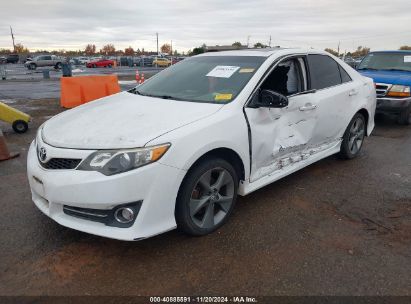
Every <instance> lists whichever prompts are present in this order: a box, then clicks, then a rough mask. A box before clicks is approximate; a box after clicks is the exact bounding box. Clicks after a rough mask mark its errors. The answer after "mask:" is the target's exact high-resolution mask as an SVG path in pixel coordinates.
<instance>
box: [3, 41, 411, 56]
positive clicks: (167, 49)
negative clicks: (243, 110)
mask: <svg viewBox="0 0 411 304" xmlns="http://www.w3.org/2000/svg"><path fill="white" fill-rule="evenodd" d="M232 46H233V47H242V46H244V45H243V44H241V42H238V41H236V42H234V43H233V44H232ZM253 46H254V48H266V47H268V45H266V44H264V43H262V42H257V43H255V44H254V45H253ZM206 50H207V46H206V44H202V45H201V46H198V47H195V48H193V49H192V50H189V51H188V52H187V54H185V53H184V52H182V53H180V52H178V51H177V50H173V49H172V47H171V45H170V44H168V43H165V44H163V45H162V46H161V47H160V51H161V53H163V54H168V55H173V56H181V55H189V56H193V55H198V54H201V53H204V52H206ZM370 50H371V49H370V48H368V47H365V46H358V47H357V49H356V50H355V51H353V52H347V53H344V54H342V53H339V52H338V51H337V50H334V49H332V48H326V49H325V51H326V52H328V53H330V54H332V55H334V56H337V57H338V56H341V55H346V56H350V57H353V58H360V57H364V56H365V55H367V54H368V53H369V52H370ZM399 50H411V46H408V45H403V46H401V47H400V48H399ZM11 53H17V54H29V53H30V51H29V49H28V48H26V47H25V46H24V45H22V44H21V43H18V44H16V46H15V49H14V51H13V50H10V49H0V54H1V55H7V54H11ZM36 53H47V54H55V55H62V54H64V55H66V56H81V55H87V56H93V55H106V56H134V55H137V56H141V55H156V54H157V52H153V51H146V50H144V48H142V49H140V48H137V49H134V48H133V47H131V46H129V47H127V48H125V49H124V50H123V49H116V47H115V46H114V44H112V43H108V44H106V45H104V46H103V47H102V48H101V49H100V50H97V47H96V45H95V44H87V45H86V47H85V48H84V49H82V50H76V51H73V50H70V51H66V50H54V51H48V50H38V51H36Z"/></svg>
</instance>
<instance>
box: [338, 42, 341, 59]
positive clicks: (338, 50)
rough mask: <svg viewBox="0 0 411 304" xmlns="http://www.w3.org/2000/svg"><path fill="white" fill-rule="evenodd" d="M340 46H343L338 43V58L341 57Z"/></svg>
mask: <svg viewBox="0 0 411 304" xmlns="http://www.w3.org/2000/svg"><path fill="white" fill-rule="evenodd" d="M340 44H341V41H338V48H337V53H338V56H339V55H340Z"/></svg>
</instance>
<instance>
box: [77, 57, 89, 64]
mask: <svg viewBox="0 0 411 304" xmlns="http://www.w3.org/2000/svg"><path fill="white" fill-rule="evenodd" d="M77 60H78V62H79V63H80V64H87V63H89V62H90V61H91V60H90V58H89V57H78V58H77Z"/></svg>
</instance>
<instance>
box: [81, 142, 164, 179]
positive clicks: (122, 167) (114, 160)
mask: <svg viewBox="0 0 411 304" xmlns="http://www.w3.org/2000/svg"><path fill="white" fill-rule="evenodd" d="M170 146H171V144H164V145H159V146H153V147H147V148H140V149H132V150H102V151H97V152H94V153H92V154H91V155H90V156H89V157H87V158H86V159H85V160H84V161H83V162H82V163H81V164H80V166H79V167H78V168H77V170H83V171H98V172H100V173H103V174H104V175H114V174H119V173H123V172H127V171H130V170H133V169H136V168H139V167H142V166H145V165H148V164H151V163H153V162H155V161H157V160H159V159H160V158H161V157H162V156H163V155H164V153H166V152H167V150H168V148H170Z"/></svg>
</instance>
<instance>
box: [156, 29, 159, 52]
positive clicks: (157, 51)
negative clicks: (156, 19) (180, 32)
mask: <svg viewBox="0 0 411 304" xmlns="http://www.w3.org/2000/svg"><path fill="white" fill-rule="evenodd" d="M156 36H157V56H158V55H159V53H158V33H156Z"/></svg>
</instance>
